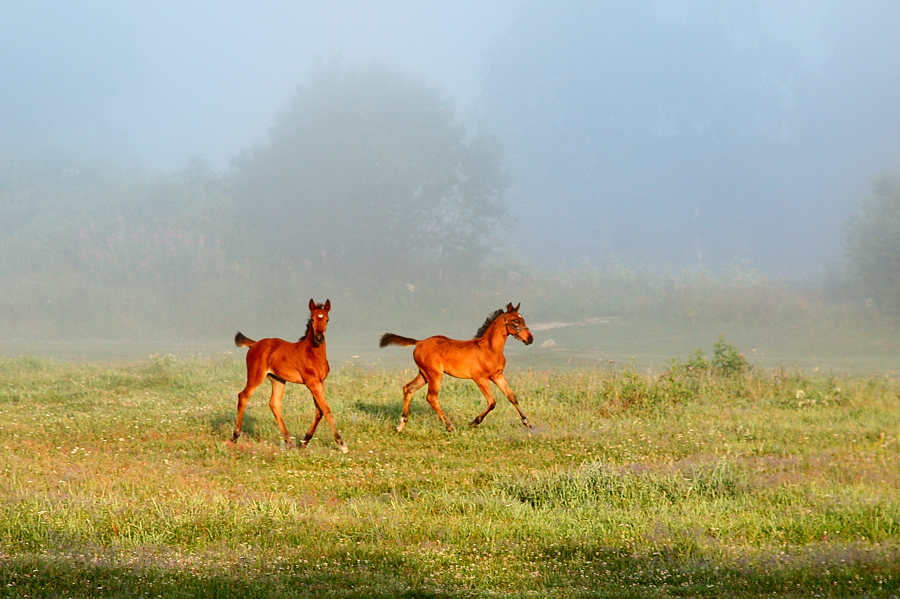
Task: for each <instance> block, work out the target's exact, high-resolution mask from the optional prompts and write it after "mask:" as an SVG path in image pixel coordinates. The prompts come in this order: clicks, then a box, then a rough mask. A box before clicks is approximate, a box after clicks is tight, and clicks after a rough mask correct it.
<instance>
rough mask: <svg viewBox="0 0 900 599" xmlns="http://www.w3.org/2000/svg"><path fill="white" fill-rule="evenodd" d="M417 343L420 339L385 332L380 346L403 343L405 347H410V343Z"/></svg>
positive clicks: (379, 343)
mask: <svg viewBox="0 0 900 599" xmlns="http://www.w3.org/2000/svg"><path fill="white" fill-rule="evenodd" d="M416 343H418V340H416V339H410V338H409V337H401V336H400V335H395V334H393V333H385V334H384V335H382V336H381V341H379V342H378V347H387V346H388V345H402V346H403V347H408V346H410V345H415V344H416Z"/></svg>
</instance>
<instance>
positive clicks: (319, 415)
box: [300, 399, 322, 447]
mask: <svg viewBox="0 0 900 599" xmlns="http://www.w3.org/2000/svg"><path fill="white" fill-rule="evenodd" d="M313 406H315V408H316V415H315V416H313V423H312V426H311V427H309V431H307V433H306V436H305V437H303V441H302V442H301V443H300V445H301V446H302V447H306V446H307V445H309V440H310V439H312V436H313V435H314V434H315V432H316V427H317V426H319V421H320V420H321V419H322V410H320V409H319V404H317V403H316V401H315V399H313Z"/></svg>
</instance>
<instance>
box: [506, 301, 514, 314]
mask: <svg viewBox="0 0 900 599" xmlns="http://www.w3.org/2000/svg"><path fill="white" fill-rule="evenodd" d="M513 310H514V308H513V307H512V302H510V303H508V304H506V311H507V312H512V311H513Z"/></svg>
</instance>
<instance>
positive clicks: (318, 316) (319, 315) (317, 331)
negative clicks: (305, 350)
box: [309, 299, 331, 345]
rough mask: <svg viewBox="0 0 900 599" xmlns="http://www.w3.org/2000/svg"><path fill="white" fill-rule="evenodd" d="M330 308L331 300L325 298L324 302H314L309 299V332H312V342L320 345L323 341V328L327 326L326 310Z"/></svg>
mask: <svg viewBox="0 0 900 599" xmlns="http://www.w3.org/2000/svg"><path fill="white" fill-rule="evenodd" d="M330 310H331V300H325V303H324V304H316V302H315V301H313V300H312V299H310V300H309V332H310V333H312V339H313V342H314V343H315V344H316V345H321V344H322V343H324V342H325V329H327V328H328V312H329V311H330Z"/></svg>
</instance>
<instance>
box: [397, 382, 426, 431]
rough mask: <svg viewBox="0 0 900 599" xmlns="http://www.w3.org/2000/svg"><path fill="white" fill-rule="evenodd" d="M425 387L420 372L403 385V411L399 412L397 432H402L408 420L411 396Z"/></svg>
mask: <svg viewBox="0 0 900 599" xmlns="http://www.w3.org/2000/svg"><path fill="white" fill-rule="evenodd" d="M424 386H425V377H424V376H423V375H422V371H421V370H420V371H419V374H417V375H416V378H414V379H413V380H411V381H410V382H408V383H406V384H405V385H403V411H401V412H400V424H399V425H398V426H397V432H398V433H399V432H402V431H403V429H404V428H406V422H407V421H408V420H409V404H410V402H411V401H412V396H413V394H415V392H416V391H418V390H419V389H421V388H422V387H424Z"/></svg>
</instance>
